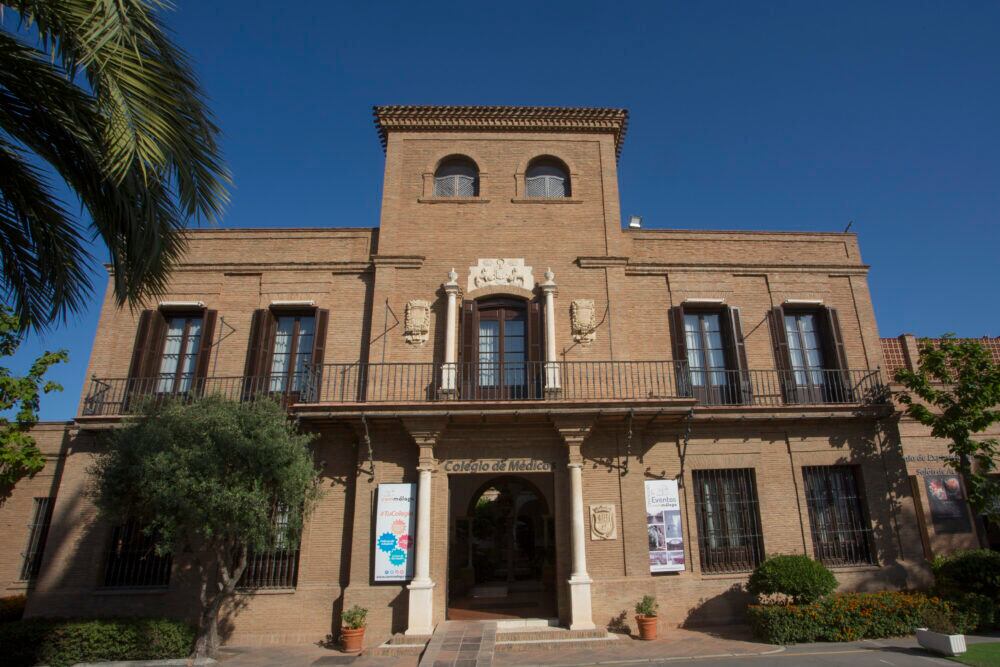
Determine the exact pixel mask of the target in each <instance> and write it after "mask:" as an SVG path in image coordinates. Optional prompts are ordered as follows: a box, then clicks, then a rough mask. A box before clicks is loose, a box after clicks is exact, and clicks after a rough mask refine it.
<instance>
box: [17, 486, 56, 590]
mask: <svg viewBox="0 0 1000 667" xmlns="http://www.w3.org/2000/svg"><path fill="white" fill-rule="evenodd" d="M52 504H53V503H52V498H35V510H34V512H33V513H32V516H31V523H29V524H28V545H27V547H25V549H24V553H23V554H22V556H23V557H24V560H23V561H22V562H21V581H34V580H35V579H36V578H37V577H38V573H39V571H40V570H41V569H42V555H43V552H44V551H45V540H46V538H47V537H48V534H49V526H50V525H51V523H52Z"/></svg>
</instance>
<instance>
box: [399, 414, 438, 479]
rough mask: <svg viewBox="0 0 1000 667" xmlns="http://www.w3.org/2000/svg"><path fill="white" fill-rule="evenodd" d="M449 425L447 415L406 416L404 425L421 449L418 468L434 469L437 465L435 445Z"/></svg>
mask: <svg viewBox="0 0 1000 667" xmlns="http://www.w3.org/2000/svg"><path fill="white" fill-rule="evenodd" d="M447 425H448V418H447V417H406V418H404V419H403V426H404V427H405V428H406V431H407V432H408V433H409V434H410V437H411V438H413V442H414V443H416V445H417V447H418V448H419V449H420V458H419V462H418V464H417V469H418V470H430V471H433V470H434V468H435V467H436V465H437V461H436V460H435V458H434V445H436V444H437V443H438V441H439V440H440V439H441V434H442V433H444V429H445V427H446V426H447Z"/></svg>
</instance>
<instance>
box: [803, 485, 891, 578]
mask: <svg viewBox="0 0 1000 667" xmlns="http://www.w3.org/2000/svg"><path fill="white" fill-rule="evenodd" d="M802 476H803V479H804V480H805V485H806V502H807V504H808V507H809V523H810V524H811V526H812V540H813V551H814V552H815V555H816V558H817V560H819V561H820V562H822V563H824V564H826V565H867V564H873V563H874V562H875V561H874V559H873V558H872V548H871V543H872V530H871V524H870V522H869V520H868V515H867V512H866V511H865V503H864V497H863V495H862V493H861V492H860V489H861V488H863V487H862V485H861V483H860V475H859V472H858V469H857V466H807V467H804V468H803V469H802Z"/></svg>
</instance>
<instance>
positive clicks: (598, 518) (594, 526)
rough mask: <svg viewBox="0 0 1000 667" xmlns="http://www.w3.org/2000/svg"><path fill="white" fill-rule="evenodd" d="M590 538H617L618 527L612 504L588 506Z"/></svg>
mask: <svg viewBox="0 0 1000 667" xmlns="http://www.w3.org/2000/svg"><path fill="white" fill-rule="evenodd" d="M590 539H592V540H615V539H618V529H617V527H616V522H615V506H614V505H591V506H590Z"/></svg>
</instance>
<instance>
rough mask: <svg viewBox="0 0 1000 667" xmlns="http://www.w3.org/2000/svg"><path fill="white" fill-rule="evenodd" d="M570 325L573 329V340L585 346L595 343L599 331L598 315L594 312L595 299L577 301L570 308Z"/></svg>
mask: <svg viewBox="0 0 1000 667" xmlns="http://www.w3.org/2000/svg"><path fill="white" fill-rule="evenodd" d="M570 324H571V326H572V327H573V340H575V341H576V342H577V343H581V344H583V345H589V344H590V343H593V342H594V338H595V336H596V334H595V333H594V332H595V330H596V329H597V313H596V312H595V311H594V300H593V299H577V300H576V301H574V302H573V303H572V305H571V306H570Z"/></svg>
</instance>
